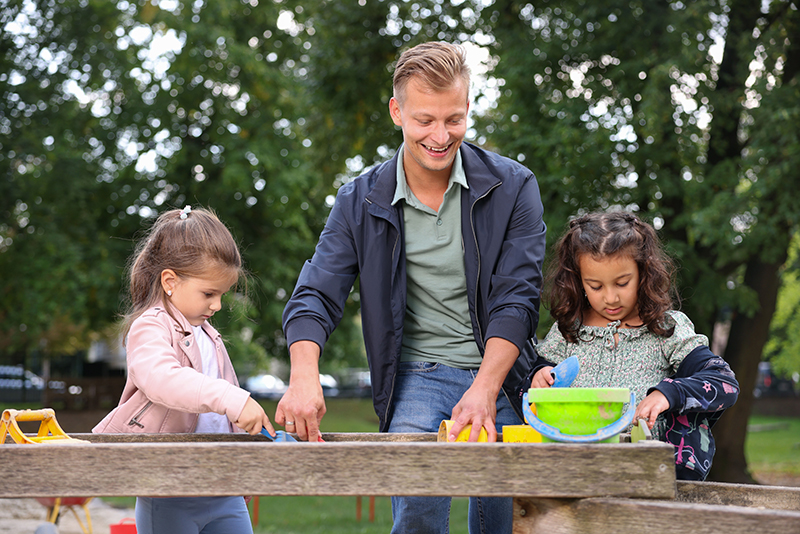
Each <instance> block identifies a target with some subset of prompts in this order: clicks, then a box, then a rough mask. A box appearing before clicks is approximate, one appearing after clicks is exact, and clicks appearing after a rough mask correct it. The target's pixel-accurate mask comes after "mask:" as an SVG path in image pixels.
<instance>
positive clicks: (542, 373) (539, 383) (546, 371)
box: [531, 365, 555, 388]
mask: <svg viewBox="0 0 800 534" xmlns="http://www.w3.org/2000/svg"><path fill="white" fill-rule="evenodd" d="M552 370H553V368H552V367H551V366H549V365H548V366H546V367H542V368H541V369H539V370H538V371H536V374H535V375H533V380H531V387H532V388H549V387H550V386H552V385H553V382H555V378H553V375H551V374H550V371H552Z"/></svg>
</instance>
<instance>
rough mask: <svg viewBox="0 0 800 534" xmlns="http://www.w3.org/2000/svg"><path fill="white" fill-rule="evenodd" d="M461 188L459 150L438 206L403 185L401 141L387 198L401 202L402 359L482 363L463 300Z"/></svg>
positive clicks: (471, 366)
mask: <svg viewBox="0 0 800 534" xmlns="http://www.w3.org/2000/svg"><path fill="white" fill-rule="evenodd" d="M462 188H465V189H469V186H468V185H467V177H466V174H465V173H464V167H463V165H462V162H461V153H460V152H459V153H457V154H456V158H455V160H454V161H453V170H452V172H451V174H450V181H449V183H448V185H447V191H445V194H444V199H443V201H442V204H441V206H439V212H438V213H437V212H436V211H435V210H433V209H431V208H429V207H428V206H426V205H425V204H423V203H422V202H420V201H419V199H417V197H416V196H415V195H414V193H412V192H411V190H410V189H409V187H408V183H407V182H406V175H405V171H404V170H403V147H402V146H401V147H400V154H399V156H398V162H397V188H396V190H395V194H394V200H392V204H393V205H394V204H396V203H397V202H401V201H402V202H403V204H402V207H403V221H404V224H405V246H406V283H407V294H406V315H405V322H404V323H403V346H402V353H401V359H402V361H424V362H433V363H442V364H445V365H448V366H450V367H455V368H458V369H475V368H477V367H479V366H480V364H481V355H480V352H479V351H478V345H477V344H476V343H475V337H474V336H473V333H472V321H471V320H470V317H469V303H468V301H467V278H466V274H465V273H464V249H463V246H462V244H461V189H462Z"/></svg>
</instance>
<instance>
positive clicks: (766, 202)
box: [480, 0, 800, 482]
mask: <svg viewBox="0 0 800 534" xmlns="http://www.w3.org/2000/svg"><path fill="white" fill-rule="evenodd" d="M762 9H763V11H762ZM797 21H798V13H797V7H796V5H794V4H793V3H791V2H781V1H774V2H768V3H762V4H753V3H751V2H743V1H742V2H739V1H731V2H722V3H717V2H714V1H708V2H692V3H688V4H684V3H681V2H672V3H649V2H638V1H633V2H628V3H627V4H626V5H625V6H621V5H619V4H618V3H617V2H603V1H600V2H594V1H593V2H583V1H580V0H576V1H574V2H565V1H553V2H547V1H545V2H537V3H536V5H535V7H534V5H532V4H528V3H524V2H513V1H498V2H495V3H494V4H493V5H492V6H491V7H489V8H487V9H485V10H484V12H483V13H482V18H481V26H480V28H481V29H482V30H483V31H484V32H485V33H487V34H491V35H492V36H493V38H494V43H493V44H492V50H493V52H494V54H496V57H497V60H498V62H497V67H496V68H495V70H494V71H493V75H494V76H495V77H497V78H498V79H500V81H501V83H502V91H503V92H502V94H501V97H500V99H499V101H498V104H497V108H496V109H495V110H493V112H492V114H491V117H490V120H489V121H488V122H487V123H486V125H485V127H486V129H487V131H488V132H489V134H488V136H487V139H489V140H490V141H491V142H492V143H493V144H495V145H496V146H497V147H499V149H500V150H501V151H502V152H505V153H507V154H510V155H511V156H512V157H515V158H517V159H519V160H521V161H525V163H526V164H528V165H529V166H530V167H531V168H532V169H533V170H534V171H535V172H536V173H537V175H538V177H539V181H540V186H541V189H542V191H543V198H544V201H545V206H546V217H547V222H548V226H549V228H550V231H551V235H554V234H555V235H558V234H560V233H561V231H562V229H563V228H564V227H565V223H566V221H567V219H568V218H569V216H571V215H574V214H576V213H579V212H581V211H585V210H592V209H612V208H626V209H632V210H635V211H638V212H639V213H640V214H641V215H643V216H644V217H645V218H646V219H650V220H652V221H653V222H654V223H655V225H656V227H657V228H659V229H660V230H661V233H662V235H663V237H664V239H665V241H666V243H667V245H668V247H669V249H670V250H671V251H672V253H673V254H674V255H675V256H676V257H677V259H678V260H679V262H680V265H681V272H680V281H679V285H680V290H681V294H682V296H683V298H684V304H683V306H684V309H685V310H686V312H687V314H688V315H689V316H690V317H691V318H692V319H693V320H694V321H695V323H696V325H697V327H698V330H699V331H701V332H707V333H709V334H710V333H711V332H712V331H713V329H712V327H713V324H714V323H715V321H717V319H718V318H720V317H721V312H722V310H725V309H728V310H732V311H733V326H732V328H731V332H732V335H731V337H730V339H729V342H728V347H727V350H726V352H725V357H726V359H727V360H728V361H729V362H730V364H731V366H732V368H733V369H734V371H736V373H737V377H738V379H739V381H740V385H741V387H742V392H741V395H740V398H739V402H738V403H737V405H736V406H735V407H734V408H733V409H731V410H729V411H730V413H729V414H727V415H726V416H725V417H724V418H723V419H722V421H721V422H720V424H719V425H718V426H717V427H716V428H715V435H716V437H717V447H718V449H717V462H716V463H715V466H714V470H713V471H712V477H714V478H715V479H717V480H727V481H733V482H742V481H750V480H751V479H750V476H749V474H748V473H747V471H746V462H745V459H744V436H745V433H746V422H747V418H748V417H747V416H748V415H749V412H750V407H751V402H752V391H753V385H754V381H755V368H756V366H757V364H758V361H759V360H760V358H761V352H762V348H763V346H764V343H765V342H766V340H767V336H768V328H769V321H770V318H771V317H772V314H773V311H774V307H775V297H776V294H777V290H778V286H779V277H778V270H779V268H780V267H781V266H782V265H783V264H784V262H785V260H786V251H787V248H788V245H789V242H790V238H791V236H792V235H793V233H794V232H795V230H796V228H797V216H798V210H797V208H796V197H794V195H792V194H791V192H793V191H797V183H796V182H797V178H798V177H797V173H796V170H795V169H796V168H797V166H796V157H797V156H796V155H795V154H797V153H798V152H800V150H799V149H798V146H797V134H796V128H795V127H792V126H791V125H792V124H793V122H792V117H796V113H797V110H798V104H799V103H800V98H798V97H799V96H800V95H799V94H798V77H797V70H796V67H795V65H796V63H797V61H798V58H797V46H798V45H797V38H796V36H797V35H800V33H798V31H797ZM719 43H724V52H723V53H722V54H721V55H720V54H716V53H715V52H716V48H717V47H718V46H719ZM715 44H716V47H715ZM792 163H795V165H794V166H792ZM788 184H793V185H788ZM552 241H554V240H551V242H552Z"/></svg>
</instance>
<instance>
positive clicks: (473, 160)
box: [366, 142, 502, 210]
mask: <svg viewBox="0 0 800 534" xmlns="http://www.w3.org/2000/svg"><path fill="white" fill-rule="evenodd" d="M400 150H402V147H401V148H400V149H399V150H398V151H397V152H396V153H395V155H394V157H392V159H390V160H389V161H387V162H386V163H384V164H382V165H380V166H379V167H377V168H376V169H375V171H374V172H375V175H374V176H375V181H374V184H373V186H372V188H371V189H370V191H369V193H367V197H366V198H367V201H369V202H372V203H375V204H377V205H378V206H380V207H382V208H384V209H386V210H391V209H392V208H393V206H392V200H393V199H394V193H395V190H396V189H397V163H398V160H399V157H400V156H399V154H400ZM459 151H460V152H461V162H462V164H463V166H464V174H466V176H467V183H468V184H469V189H468V191H469V195H470V198H472V200H476V199H478V198H480V197H482V196H483V195H485V194H486V192H487V191H489V190H491V189H492V188H493V187H495V186H496V185H498V184H500V183H502V180H501V179H500V178H499V177H498V176H496V175H495V174H493V173H492V171H491V170H490V169H489V167H488V166H487V165H486V163H485V162H484V160H483V158H484V157H485V154H486V153H485V151H483V150H482V149H480V148H478V147H476V146H475V145H472V144H470V143H467V142H464V143H462V144H461V147H460V148H459Z"/></svg>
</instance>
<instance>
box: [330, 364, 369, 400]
mask: <svg viewBox="0 0 800 534" xmlns="http://www.w3.org/2000/svg"><path fill="white" fill-rule="evenodd" d="M337 376H338V377H339V396H340V397H371V396H372V377H371V376H370V374H369V371H368V370H366V369H346V370H344V371H342V372H340V373H338V375H337Z"/></svg>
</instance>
